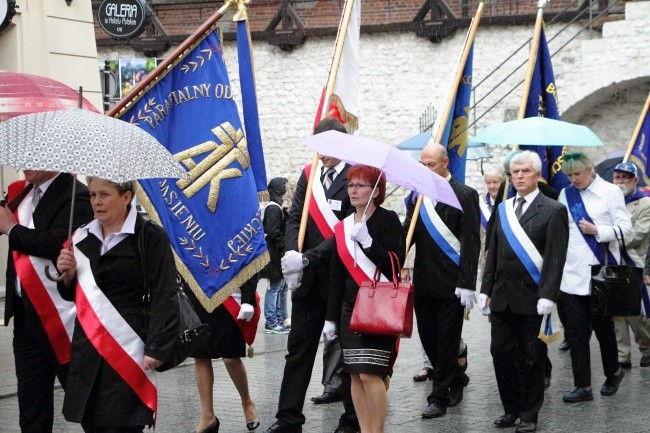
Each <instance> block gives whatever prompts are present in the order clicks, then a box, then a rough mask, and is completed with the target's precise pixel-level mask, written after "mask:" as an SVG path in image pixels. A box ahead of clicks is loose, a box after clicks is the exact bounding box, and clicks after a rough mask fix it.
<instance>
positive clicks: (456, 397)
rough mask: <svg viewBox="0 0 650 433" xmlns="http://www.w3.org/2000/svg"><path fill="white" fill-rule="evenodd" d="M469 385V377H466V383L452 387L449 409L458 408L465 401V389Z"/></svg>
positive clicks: (450, 389)
mask: <svg viewBox="0 0 650 433" xmlns="http://www.w3.org/2000/svg"><path fill="white" fill-rule="evenodd" d="M468 383H469V377H468V376H467V375H465V381H464V382H463V383H462V384H459V385H452V386H451V388H449V407H454V406H458V404H459V403H460V402H461V401H463V389H464V388H465V387H466V386H467V384H468Z"/></svg>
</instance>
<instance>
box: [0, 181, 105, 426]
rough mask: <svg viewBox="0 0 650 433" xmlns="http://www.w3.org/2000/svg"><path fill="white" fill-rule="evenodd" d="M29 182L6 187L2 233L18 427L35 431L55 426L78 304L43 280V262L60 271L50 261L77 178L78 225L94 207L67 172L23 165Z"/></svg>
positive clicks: (64, 230)
mask: <svg viewBox="0 0 650 433" xmlns="http://www.w3.org/2000/svg"><path fill="white" fill-rule="evenodd" d="M25 180H26V182H25V181H18V182H15V183H14V184H12V185H10V186H9V197H8V199H9V204H8V205H7V206H1V207H0V233H2V234H5V235H7V236H8V237H9V255H8V258H7V280H6V281H7V282H6V298H5V316H4V324H5V326H7V325H8V324H9V320H10V319H11V317H14V340H13V347H14V358H15V363H16V376H17V379H18V408H19V412H20V428H21V431H22V432H23V433H25V432H34V433H38V432H47V431H52V422H53V419H54V400H53V392H54V378H55V376H56V377H58V379H59V382H60V383H61V385H62V386H63V387H64V388H65V384H66V379H67V375H68V365H69V364H68V361H69V360H70V337H71V335H72V334H71V329H68V328H69V326H70V324H71V325H74V316H75V312H74V303H71V302H66V301H63V300H62V299H61V298H60V296H59V295H58V291H57V288H56V283H54V282H50V281H48V280H47V279H45V278H44V274H43V268H42V263H43V262H45V263H49V264H50V267H51V268H52V269H53V270H55V268H54V265H53V263H52V262H56V259H57V257H58V255H59V252H60V251H61V246H62V245H63V243H64V242H65V240H66V238H67V236H68V224H69V219H70V205H71V202H72V199H73V198H72V185H73V182H77V193H76V197H75V198H74V200H75V215H74V216H75V218H74V223H73V227H74V228H76V227H79V226H80V225H82V224H85V223H87V222H88V221H90V220H91V219H92V218H93V212H92V209H91V207H90V200H89V196H88V188H86V186H85V185H83V184H82V183H81V182H78V181H76V180H75V179H74V178H73V177H72V176H71V175H69V174H63V173H62V174H59V173H57V172H50V171H31V170H26V171H25ZM10 208H11V209H10ZM12 211H13V212H12ZM55 307H56V308H58V313H59V314H57V309H56V308H55ZM70 320H71V322H70ZM66 324H67V326H66ZM66 331H67V332H69V334H68V335H66ZM66 339H67V342H66Z"/></svg>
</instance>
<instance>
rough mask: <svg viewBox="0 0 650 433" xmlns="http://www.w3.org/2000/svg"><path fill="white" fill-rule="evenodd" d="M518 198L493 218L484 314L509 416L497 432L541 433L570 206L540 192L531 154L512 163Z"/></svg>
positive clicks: (538, 162) (538, 173)
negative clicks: (543, 332) (548, 336)
mask: <svg viewBox="0 0 650 433" xmlns="http://www.w3.org/2000/svg"><path fill="white" fill-rule="evenodd" d="M510 168H511V173H512V183H513V185H514V187H515V190H516V191H517V194H516V196H515V197H513V198H511V199H508V200H506V201H505V202H503V203H502V204H501V205H500V206H499V208H498V210H497V212H495V215H496V216H495V222H494V230H493V232H492V238H491V239H490V240H489V249H488V256H487V263H486V266H485V273H484V275H483V285H482V288H481V294H480V295H479V307H480V308H481V312H482V313H483V314H490V313H491V315H492V320H491V322H492V344H491V352H492V357H493V361H494V371H495V374H496V379H497V385H498V387H499V395H500V396H501V402H502V404H503V408H504V410H505V414H504V415H502V416H500V417H499V418H498V419H497V420H496V421H495V422H494V424H495V426H496V427H500V428H503V427H513V426H514V425H515V423H516V421H517V419H518V418H519V419H520V420H521V422H520V423H519V425H517V429H516V431H517V432H519V433H524V432H534V431H536V429H537V420H538V413H539V410H540V409H541V407H542V403H543V401H544V364H545V362H546V355H547V349H546V344H545V343H544V342H542V341H541V340H539V339H538V335H539V332H540V328H541V325H542V320H543V318H544V316H545V315H547V314H550V313H551V312H552V310H553V307H554V305H555V300H556V299H557V296H558V293H559V290H560V282H561V279H562V272H558V269H562V265H563V264H564V262H565V261H566V252H567V245H568V240H569V227H568V215H567V210H566V207H564V206H562V204H560V203H559V202H557V201H555V200H552V199H550V198H548V197H546V196H545V195H544V194H542V193H541V192H540V190H539V188H538V187H537V182H538V181H539V178H540V176H541V171H542V163H541V160H540V159H539V156H538V155H537V154H536V153H534V152H530V151H525V152H522V153H520V154H518V155H515V156H514V157H513V158H512V160H511V163H510ZM513 204H514V206H513Z"/></svg>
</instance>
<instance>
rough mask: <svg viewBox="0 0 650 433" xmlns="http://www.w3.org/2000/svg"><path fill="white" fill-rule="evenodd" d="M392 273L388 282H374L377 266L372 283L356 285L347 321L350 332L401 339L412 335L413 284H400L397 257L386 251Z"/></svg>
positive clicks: (376, 278)
mask: <svg viewBox="0 0 650 433" xmlns="http://www.w3.org/2000/svg"><path fill="white" fill-rule="evenodd" d="M388 254H389V256H390V263H391V267H392V271H393V278H392V281H377V280H379V277H380V275H381V270H380V269H379V267H377V269H376V270H375V275H374V277H373V279H372V281H364V282H363V283H361V286H359V292H358V293H357V299H356V301H355V303H354V308H353V310H352V318H351V319H350V331H352V332H358V333H361V334H380V335H394V336H405V337H408V338H411V334H412V333H413V296H414V295H413V284H410V283H403V282H402V279H401V275H400V271H401V269H400V266H399V259H398V258H397V254H395V253H394V252H392V251H389V252H388Z"/></svg>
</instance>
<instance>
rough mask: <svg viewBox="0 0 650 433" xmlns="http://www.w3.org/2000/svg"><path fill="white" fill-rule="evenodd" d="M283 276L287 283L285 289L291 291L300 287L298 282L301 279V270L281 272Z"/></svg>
mask: <svg viewBox="0 0 650 433" xmlns="http://www.w3.org/2000/svg"><path fill="white" fill-rule="evenodd" d="M282 275H283V276H284V282H285V283H287V289H289V290H291V291H292V292H293V291H294V290H296V289H297V288H298V287H300V282H301V280H302V271H296V272H289V273H286V274H282Z"/></svg>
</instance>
